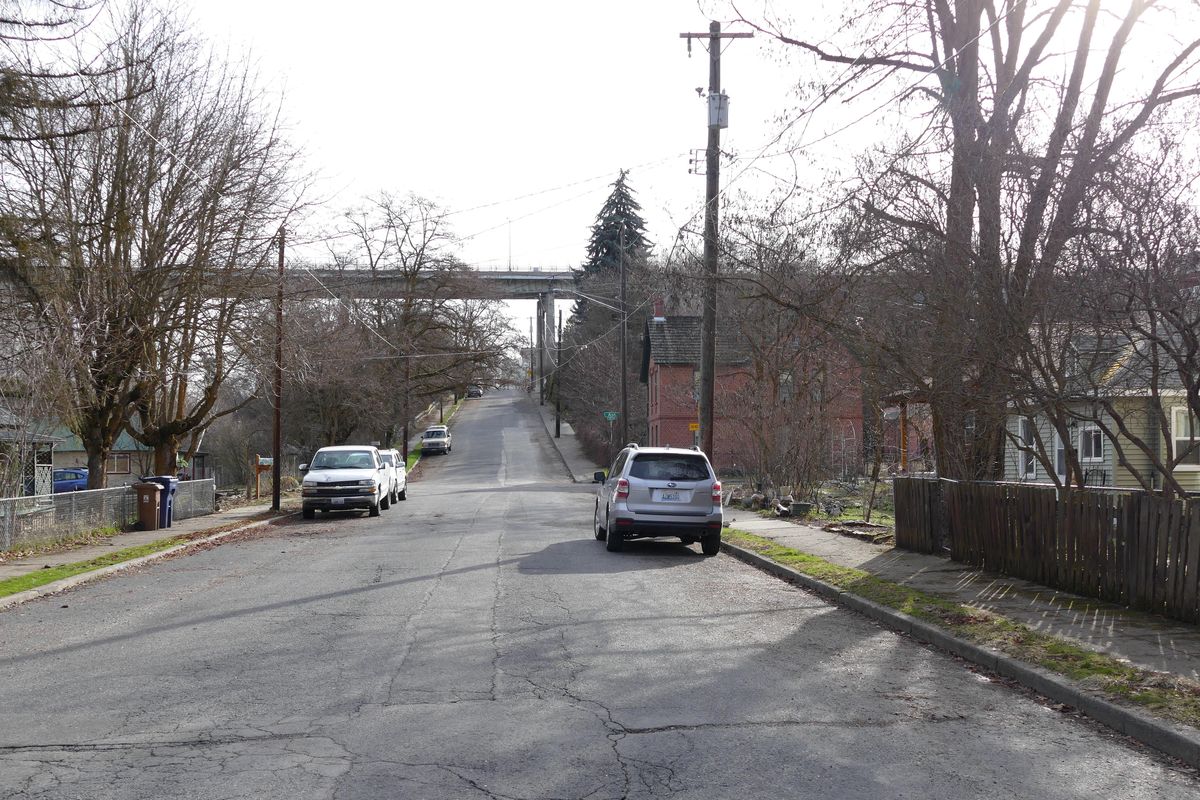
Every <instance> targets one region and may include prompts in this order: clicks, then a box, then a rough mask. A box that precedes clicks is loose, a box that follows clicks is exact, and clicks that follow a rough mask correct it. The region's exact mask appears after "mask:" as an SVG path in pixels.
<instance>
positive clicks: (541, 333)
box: [533, 289, 555, 403]
mask: <svg viewBox="0 0 1200 800" xmlns="http://www.w3.org/2000/svg"><path fill="white" fill-rule="evenodd" d="M554 299H555V294H554V289H547V290H546V291H544V292H541V293H540V294H538V304H537V357H536V358H537V360H536V363H535V364H534V367H533V368H534V369H535V370H537V380H538V402H539V403H545V402H546V392H547V390H548V389H549V385H550V384H549V375H550V374H551V373H553V372H554V358H555V353H554Z"/></svg>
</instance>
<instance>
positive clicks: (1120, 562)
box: [895, 478, 1200, 622]
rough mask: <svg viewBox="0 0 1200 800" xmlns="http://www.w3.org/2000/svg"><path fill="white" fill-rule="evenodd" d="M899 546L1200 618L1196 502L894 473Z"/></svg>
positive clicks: (1199, 525)
mask: <svg viewBox="0 0 1200 800" xmlns="http://www.w3.org/2000/svg"><path fill="white" fill-rule="evenodd" d="M895 494H896V544H897V546H898V547H902V548H905V549H909V550H917V551H919V552H924V553H929V552H933V550H934V548H935V547H936V543H937V542H938V541H940V537H941V536H942V535H943V533H942V531H939V530H938V526H943V529H944V535H945V536H946V537H948V545H949V551H950V557H951V558H952V559H954V560H955V561H960V562H963V563H965V564H971V565H973V566H978V567H980V568H982V569H986V570H989V571H992V572H999V573H1002V574H1005V575H1012V576H1014V577H1020V578H1025V579H1026V580H1031V581H1035V582H1037V583H1042V584H1045V585H1047V586H1053V587H1056V588H1060V589H1065V590H1067V591H1070V592H1074V593H1076V594H1081V595H1084V596H1088V597H1098V598H1101V599H1104V600H1108V601H1111V602H1116V603H1123V604H1126V605H1129V606H1133V607H1135V608H1139V609H1144V610H1147V611H1153V612H1155V613H1158V614H1163V615H1166V616H1169V617H1173V618H1176V619H1182V620H1187V621H1191V622H1197V621H1200V498H1193V499H1191V500H1190V501H1183V500H1166V499H1163V498H1161V497H1156V496H1153V495H1148V494H1145V493H1144V492H1134V491H1129V492H1118V493H1113V492H1099V491H1092V490H1079V489H1073V490H1061V491H1060V490H1058V489H1055V488H1054V487H1047V486H1033V485H1029V484H1003V483H963V482H957V481H936V480H929V479H916V478H898V479H896V481H895Z"/></svg>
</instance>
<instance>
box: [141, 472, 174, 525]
mask: <svg viewBox="0 0 1200 800" xmlns="http://www.w3.org/2000/svg"><path fill="white" fill-rule="evenodd" d="M142 480H144V481H148V482H150V483H157V484H158V485H159V486H161V487H162V495H161V497H162V500H161V502H160V503H159V504H158V527H159V528H169V527H171V523H172V522H174V521H175V492H177V491H179V478H176V477H175V476H174V475H151V476H150V477H149V478H142Z"/></svg>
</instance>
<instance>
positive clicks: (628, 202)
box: [583, 169, 650, 275]
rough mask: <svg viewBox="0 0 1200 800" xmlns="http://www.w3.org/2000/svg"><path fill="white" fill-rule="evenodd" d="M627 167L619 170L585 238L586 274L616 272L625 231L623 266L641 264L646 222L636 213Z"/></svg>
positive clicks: (646, 243)
mask: <svg viewBox="0 0 1200 800" xmlns="http://www.w3.org/2000/svg"><path fill="white" fill-rule="evenodd" d="M628 176H629V171H628V170H624V169H623V170H621V174H620V176H619V177H618V178H617V179H616V181H614V182H613V184H612V192H611V193H610V194H609V195H608V199H606V200H605V201H604V205H603V206H602V207H601V208H600V213H599V214H597V215H596V222H595V224H593V225H592V236H591V238H590V239H589V240H588V249H587V260H586V261H584V263H583V272H584V274H585V275H596V274H603V273H606V272H609V271H612V272H615V271H616V270H617V268H618V265H619V264H620V259H621V233H622V231H623V232H624V234H625V265H626V267H628V266H629V265H630V264H634V263H641V262H642V261H644V260H645V258H646V255H647V254H648V253H649V250H650V242H649V241H648V240H647V239H646V222H645V221H644V220H643V219H642V217H641V215H640V214H639V213H638V212H640V211H641V210H642V207H641V206H640V205H638V201H637V200H635V199H634V196H633V190H632V189H631V188H629V183H628V181H627V180H626V178H627V177H628Z"/></svg>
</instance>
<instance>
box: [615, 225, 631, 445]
mask: <svg viewBox="0 0 1200 800" xmlns="http://www.w3.org/2000/svg"><path fill="white" fill-rule="evenodd" d="M620 243H621V251H620V258H619V259H618V262H617V263H618V264H619V265H620V273H621V446H622V447H624V446H625V443H626V442H628V441H629V387H628V383H627V382H628V380H629V376H628V373H629V367H628V364H627V363H626V358H628V354H627V353H626V352H625V348H626V347H627V340H628V339H629V330H628V328H629V312H628V311H627V310H626V308H625V223H624V222H622V223H621V239H620Z"/></svg>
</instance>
